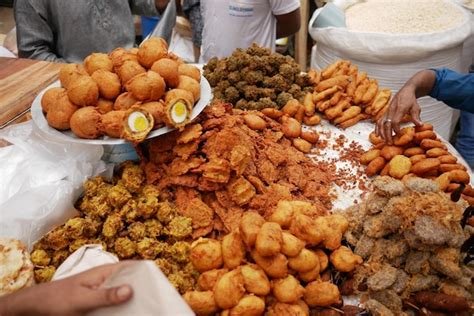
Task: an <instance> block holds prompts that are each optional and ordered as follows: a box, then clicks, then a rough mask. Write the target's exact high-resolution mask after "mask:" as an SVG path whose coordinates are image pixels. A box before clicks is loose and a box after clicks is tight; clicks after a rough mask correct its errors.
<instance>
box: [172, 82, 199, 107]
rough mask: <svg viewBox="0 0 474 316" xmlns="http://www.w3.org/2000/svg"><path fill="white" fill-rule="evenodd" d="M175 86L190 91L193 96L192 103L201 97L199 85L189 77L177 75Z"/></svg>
mask: <svg viewBox="0 0 474 316" xmlns="http://www.w3.org/2000/svg"><path fill="white" fill-rule="evenodd" d="M177 88H178V89H183V90H186V91H189V92H191V93H192V94H193V98H194V102H193V103H196V102H197V101H198V100H199V98H200V97H201V85H200V84H199V82H197V81H196V80H194V79H193V78H191V77H188V76H179V84H178V87H177Z"/></svg>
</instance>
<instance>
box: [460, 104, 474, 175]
mask: <svg viewBox="0 0 474 316" xmlns="http://www.w3.org/2000/svg"><path fill="white" fill-rule="evenodd" d="M460 124H461V128H460V130H459V133H458V137H457V139H456V149H457V150H458V151H459V153H460V154H461V156H463V158H464V159H465V160H466V161H467V163H468V164H469V166H471V169H473V168H474V114H473V113H469V112H466V111H461V118H460Z"/></svg>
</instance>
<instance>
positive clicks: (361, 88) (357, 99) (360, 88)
mask: <svg viewBox="0 0 474 316" xmlns="http://www.w3.org/2000/svg"><path fill="white" fill-rule="evenodd" d="M369 87H370V81H369V79H365V80H364V81H362V82H361V83H360V84H358V85H357V88H356V90H355V92H354V103H355V104H359V103H362V98H363V97H364V95H365V94H366V93H367V91H368V90H369Z"/></svg>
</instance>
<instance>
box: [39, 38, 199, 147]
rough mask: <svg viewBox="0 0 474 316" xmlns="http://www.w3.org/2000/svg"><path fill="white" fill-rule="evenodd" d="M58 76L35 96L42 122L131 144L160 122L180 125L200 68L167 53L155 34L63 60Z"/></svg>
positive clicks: (195, 97)
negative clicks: (55, 84)
mask: <svg viewBox="0 0 474 316" xmlns="http://www.w3.org/2000/svg"><path fill="white" fill-rule="evenodd" d="M59 80H60V82H61V85H62V87H61V88H51V89H49V90H47V91H46V92H45V94H44V95H43V97H42V99H41V106H42V109H43V111H44V112H45V113H46V120H47V121H48V124H49V125H50V126H52V127H54V128H56V129H58V130H68V129H71V130H72V132H73V133H74V134H75V135H76V136H77V137H80V138H87V139H95V138H98V137H100V136H102V135H107V136H109V137H113V138H125V139H127V140H129V141H131V142H135V143H137V142H140V141H142V140H144V139H145V138H146V136H147V135H148V133H149V132H150V131H151V130H154V129H157V128H159V127H162V126H164V125H167V126H169V127H177V128H182V127H183V126H185V125H186V124H187V123H188V122H189V119H190V114H191V112H192V109H193V106H194V104H195V103H196V102H197V101H198V100H199V98H200V93H201V86H200V80H201V72H200V70H199V69H198V68H196V67H194V66H192V65H187V64H185V63H184V62H183V61H182V60H181V59H180V58H179V57H177V56H176V55H174V54H173V53H170V52H168V44H167V43H166V41H164V40H163V39H161V38H151V39H149V40H147V41H145V42H143V43H142V45H141V46H140V47H139V48H132V49H130V50H125V49H123V48H117V49H115V50H113V51H112V52H111V53H110V54H108V55H107V54H103V53H93V54H91V55H89V56H88V57H87V58H86V59H85V60H84V64H83V65H78V64H66V65H64V66H63V67H62V68H61V70H60V72H59Z"/></svg>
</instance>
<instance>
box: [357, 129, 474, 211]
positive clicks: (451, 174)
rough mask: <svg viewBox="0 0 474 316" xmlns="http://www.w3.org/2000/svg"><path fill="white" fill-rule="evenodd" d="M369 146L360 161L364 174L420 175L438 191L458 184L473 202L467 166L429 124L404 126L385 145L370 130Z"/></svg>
mask: <svg viewBox="0 0 474 316" xmlns="http://www.w3.org/2000/svg"><path fill="white" fill-rule="evenodd" d="M369 140H370V141H371V143H372V144H373V145H374V146H373V148H371V149H369V150H368V151H367V152H365V153H364V154H363V155H362V156H361V159H360V162H361V163H362V164H364V165H367V168H366V173H367V175H368V176H374V175H377V174H380V175H382V176H387V175H388V176H390V177H393V178H395V179H403V178H404V177H412V176H417V177H422V178H427V179H431V180H433V181H435V182H436V183H437V184H438V185H439V188H440V189H441V190H442V191H446V192H452V191H454V190H456V189H457V188H458V187H459V186H460V184H463V185H466V186H467V187H466V188H465V189H464V191H463V194H462V197H463V198H464V199H465V200H466V201H468V202H469V204H471V205H474V190H473V188H472V187H471V186H470V185H469V182H470V176H469V173H468V172H467V168H466V167H465V166H464V165H463V164H461V163H459V162H458V159H457V158H456V157H455V156H454V155H452V154H451V153H449V151H448V149H447V147H446V145H445V144H443V142H442V141H441V140H440V139H439V138H438V136H437V135H436V133H435V132H434V131H433V126H432V125H431V124H424V125H422V126H414V127H404V128H402V129H401V130H400V134H399V135H398V136H396V137H395V138H394V141H393V145H387V144H385V142H384V141H383V139H382V138H380V137H378V136H376V135H375V133H371V134H370V135H369Z"/></svg>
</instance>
